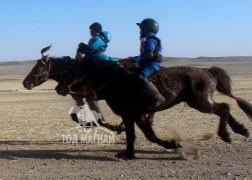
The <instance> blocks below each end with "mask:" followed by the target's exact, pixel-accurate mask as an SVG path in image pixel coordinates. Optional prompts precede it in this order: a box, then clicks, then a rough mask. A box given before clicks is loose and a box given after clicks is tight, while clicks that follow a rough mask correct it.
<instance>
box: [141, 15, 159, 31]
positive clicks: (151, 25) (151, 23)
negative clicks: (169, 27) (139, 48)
mask: <svg viewBox="0 0 252 180" xmlns="http://www.w3.org/2000/svg"><path fill="white" fill-rule="evenodd" d="M136 24H137V25H138V26H139V27H140V28H147V29H148V30H149V31H150V32H153V33H157V32H158V30H159V24H158V22H157V21H155V20H154V19H152V18H146V19H144V20H143V21H142V22H141V23H136Z"/></svg>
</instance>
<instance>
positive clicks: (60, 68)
mask: <svg viewBox="0 0 252 180" xmlns="http://www.w3.org/2000/svg"><path fill="white" fill-rule="evenodd" d="M48 49H50V46H48V47H46V48H43V49H42V50H41V54H42V59H40V60H38V61H37V64H36V65H35V66H34V67H33V69H32V70H31V72H30V73H29V74H28V75H27V76H26V78H25V79H24V80H23V85H24V87H25V88H26V89H29V90H31V89H33V88H34V87H36V86H39V85H41V84H43V83H44V82H46V81H47V80H48V79H53V80H55V81H56V82H58V83H59V84H62V83H63V84H65V83H66V82H65V79H66V76H67V75H69V74H67V72H68V71H69V70H70V69H71V68H72V66H73V65H74V64H75V60H73V59H71V58H70V57H69V56H64V57H61V58H49V56H45V55H44V54H43V53H44V52H45V51H47V50H48ZM59 87H60V86H56V87H55V90H56V92H57V93H59V94H60V92H59V90H60V89H59ZM71 88H72V90H73V91H74V93H71V94H70V95H71V97H72V98H73V99H74V100H75V102H76V105H78V106H82V105H83V98H84V97H85V98H86V100H87V103H88V104H89V106H90V109H91V110H94V111H97V109H98V110H99V107H98V105H97V103H96V102H95V101H93V100H92V98H93V96H92V94H90V93H88V94H84V93H82V91H83V84H79V83H76V84H74V85H73V86H72V87H71ZM61 95H62V94H61ZM97 100H102V99H99V98H98V99H97ZM99 111H100V110H99ZM70 116H71V118H72V120H73V121H75V122H77V123H79V121H78V118H77V116H76V114H71V115H70ZM98 123H99V125H101V126H103V127H106V128H108V129H110V130H112V131H117V133H118V134H119V133H121V132H122V131H124V130H125V128H124V125H123V124H122V123H121V124H119V125H112V124H110V123H108V122H106V121H105V120H104V117H103V116H102V119H99V120H98Z"/></svg>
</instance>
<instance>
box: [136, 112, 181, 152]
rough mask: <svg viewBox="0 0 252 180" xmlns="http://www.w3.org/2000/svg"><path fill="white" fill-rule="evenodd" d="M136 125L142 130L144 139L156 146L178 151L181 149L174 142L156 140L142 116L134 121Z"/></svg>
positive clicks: (177, 143) (150, 127)
mask: <svg viewBox="0 0 252 180" xmlns="http://www.w3.org/2000/svg"><path fill="white" fill-rule="evenodd" d="M136 123H137V125H138V127H139V128H140V129H141V130H142V132H143V133H144V135H145V137H146V138H147V139H148V140H149V141H151V142H153V143H156V144H158V145H160V146H162V147H164V148H167V149H178V148H181V147H182V146H181V145H180V143H179V142H177V141H175V140H171V141H165V140H162V139H160V138H158V137H157V136H156V134H155V132H154V130H153V128H152V126H151V124H150V123H148V122H147V123H146V121H145V117H144V116H142V117H140V118H138V119H136Z"/></svg>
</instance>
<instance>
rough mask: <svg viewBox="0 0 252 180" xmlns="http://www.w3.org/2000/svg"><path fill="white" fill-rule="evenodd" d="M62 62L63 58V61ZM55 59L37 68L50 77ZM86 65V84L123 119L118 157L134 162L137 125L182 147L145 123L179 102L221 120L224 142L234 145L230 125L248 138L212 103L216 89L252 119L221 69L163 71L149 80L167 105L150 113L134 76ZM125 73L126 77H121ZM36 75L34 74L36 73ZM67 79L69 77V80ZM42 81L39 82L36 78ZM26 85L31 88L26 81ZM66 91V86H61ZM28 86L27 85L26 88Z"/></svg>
mask: <svg viewBox="0 0 252 180" xmlns="http://www.w3.org/2000/svg"><path fill="white" fill-rule="evenodd" d="M62 59H63V58H62ZM53 61H54V58H50V57H48V58H47V59H46V60H45V59H43V58H42V59H41V60H40V62H38V63H39V65H40V67H39V65H37V68H38V69H40V70H39V71H38V72H37V74H41V72H45V73H48V71H49V69H48V66H49V64H50V63H51V62H53ZM82 65H83V76H82V77H83V81H84V82H85V84H86V85H88V86H89V87H91V88H92V89H93V90H95V92H96V94H97V96H99V97H101V98H103V99H105V100H106V102H107V104H108V105H109V106H110V108H111V109H112V110H113V112H114V113H115V114H117V115H119V116H121V117H122V119H123V123H124V124H125V127H126V138H127V148H126V151H125V152H123V153H119V154H118V157H122V158H127V159H131V158H133V157H134V140H135V129H134V123H136V124H137V125H138V127H139V128H140V129H141V130H142V132H143V133H144V135H145V137H146V138H147V139H148V140H149V141H151V142H153V143H157V144H159V145H160V146H162V147H164V148H169V149H177V148H180V147H181V145H180V144H179V143H178V142H177V141H176V140H170V141H166V140H162V139H160V138H158V137H157V136H156V135H155V132H154V131H153V129H152V126H151V123H149V122H148V121H146V114H149V113H154V112H157V111H162V110H165V109H168V108H171V107H173V106H174V105H176V104H178V103H180V102H186V103H187V104H188V105H189V106H190V107H192V108H194V109H197V110H199V111H200V112H203V113H214V114H216V115H218V116H220V123H219V128H218V135H219V136H220V137H221V139H222V140H223V141H225V142H228V143H231V138H230V137H229V133H228V131H227V124H228V125H229V126H230V127H231V129H232V130H233V131H234V132H235V133H238V134H241V135H243V136H245V137H249V132H248V130H247V129H246V128H245V127H244V126H243V125H242V124H240V123H239V122H237V121H236V120H235V119H234V117H233V116H232V115H231V114H230V108H229V105H228V104H226V103H217V102H214V100H213V98H212V97H213V93H214V91H215V90H216V89H217V90H218V91H219V92H221V93H222V94H225V95H227V96H229V97H231V98H233V99H235V100H236V101H237V103H238V105H239V107H240V108H241V109H242V110H243V111H244V112H245V113H246V114H247V115H248V116H249V118H252V106H251V105H250V104H249V103H248V102H246V101H245V100H243V99H240V98H237V97H235V96H234V95H232V93H231V85H230V77H229V76H228V74H227V73H226V72H225V71H224V70H223V69H221V68H218V67H212V68H209V69H207V68H194V67H186V66H184V67H169V68H161V69H160V71H159V72H157V73H156V74H154V75H153V76H152V77H151V78H150V80H151V81H152V82H153V83H154V84H155V85H156V86H157V88H158V89H159V91H160V93H161V94H162V95H163V96H164V97H165V98H166V102H165V103H164V104H163V105H162V106H160V107H159V108H158V109H155V110H152V111H149V110H148V109H147V107H146V104H147V103H146V100H145V99H144V96H143V95H142V93H141V91H140V89H138V88H136V84H135V81H134V77H135V76H134V75H132V74H131V73H126V74H127V75H125V73H124V72H123V70H122V69H121V68H120V67H119V66H118V65H117V64H115V63H113V62H108V61H97V60H95V59H89V60H85V61H83V63H82ZM122 72H123V73H122ZM33 73H35V72H33ZM67 77H68V76H67ZM37 79H39V78H37ZM24 84H29V80H28V79H26V80H25V81H24ZM61 85H62V87H63V88H64V83H62V84H61ZM25 86H28V85H25Z"/></svg>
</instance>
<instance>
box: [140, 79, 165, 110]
mask: <svg viewBox="0 0 252 180" xmlns="http://www.w3.org/2000/svg"><path fill="white" fill-rule="evenodd" d="M143 92H144V94H145V96H146V97H147V98H148V99H149V102H150V103H149V105H148V109H149V110H152V109H155V108H157V107H159V106H160V105H161V104H163V103H164V102H165V98H164V97H163V96H162V95H161V94H160V93H159V91H158V89H157V88H156V86H155V85H154V84H153V83H152V82H148V83H147V84H146V85H145V86H144V87H143Z"/></svg>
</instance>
